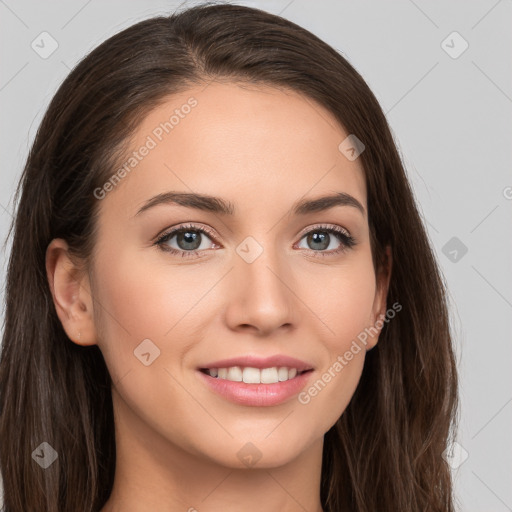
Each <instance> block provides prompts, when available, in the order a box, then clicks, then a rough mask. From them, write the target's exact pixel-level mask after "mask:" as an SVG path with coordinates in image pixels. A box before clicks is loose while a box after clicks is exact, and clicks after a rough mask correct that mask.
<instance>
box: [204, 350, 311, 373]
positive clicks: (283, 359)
mask: <svg viewBox="0 0 512 512" xmlns="http://www.w3.org/2000/svg"><path fill="white" fill-rule="evenodd" d="M231 366H241V367H243V368H245V367H247V366H250V367H251V368H258V369H260V370H261V369H263V368H272V367H274V366H277V367H282V366H286V367H288V368H297V371H298V372H303V371H305V370H314V368H313V365H311V364H309V363H307V362H305V361H301V360H300V359H296V358H294V357H290V356H285V355H283V354H277V355H274V356H270V357H257V356H251V355H247V356H240V357H233V358H231V359H222V360H220V361H214V362H212V363H207V364H204V365H201V366H199V367H198V370H204V369H211V368H229V367H231Z"/></svg>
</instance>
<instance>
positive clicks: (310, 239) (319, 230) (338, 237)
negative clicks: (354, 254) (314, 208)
mask: <svg viewBox="0 0 512 512" xmlns="http://www.w3.org/2000/svg"><path fill="white" fill-rule="evenodd" d="M333 235H334V236H333ZM303 238H306V244H308V245H309V247H311V249H310V250H311V251H313V252H315V253H318V255H319V256H331V255H335V254H339V253H341V252H344V251H347V250H348V249H350V248H352V247H354V246H355V245H356V240H355V239H354V238H353V237H352V236H351V235H350V233H349V232H348V231H346V230H345V229H343V228H341V227H339V226H317V227H315V228H314V229H311V230H309V231H308V232H307V233H305V235H304V236H303V237H302V238H301V240H302V239H303ZM336 242H338V246H337V244H336ZM332 245H334V247H332ZM329 247H331V250H329V251H326V250H325V249H328V248H329ZM299 248H301V247H299ZM306 249H308V247H306Z"/></svg>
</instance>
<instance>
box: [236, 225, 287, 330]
mask: <svg viewBox="0 0 512 512" xmlns="http://www.w3.org/2000/svg"><path fill="white" fill-rule="evenodd" d="M258 238H259V240H256V238H255V237H252V236H248V237H247V238H245V239H244V240H243V241H242V242H241V243H240V244H239V245H238V246H237V248H236V253H237V254H236V256H235V264H234V272H233V274H232V279H233V282H232V286H233V288H232V293H231V295H230V306H229V311H230V314H229V319H230V323H231V324H232V325H231V326H232V327H236V326H237V325H242V324H249V325H252V326H253V327H255V328H257V329H258V330H260V331H266V332H269V331H271V330H273V329H277V328H279V327H281V326H282V325H288V324H293V323H294V317H293V315H294V304H293V293H292V292H291V290H290V288H289V287H290V286H291V283H290V280H291V278H292V276H291V272H290V271H289V269H290V267H289V266H288V265H287V262H286V257H285V255H284V254H281V253H280V252H279V251H280V250H281V249H282V247H279V246H278V245H279V244H277V242H276V243H274V242H273V241H272V240H273V236H272V234H271V233H270V234H269V233H267V236H265V237H263V236H259V237H258ZM263 238H264V240H262V239H263Z"/></svg>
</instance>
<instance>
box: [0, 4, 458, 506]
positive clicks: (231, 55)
mask: <svg viewBox="0 0 512 512" xmlns="http://www.w3.org/2000/svg"><path fill="white" fill-rule="evenodd" d="M211 79H223V80H224V79H227V80H233V81H239V82H240V81H242V82H243V81H245V82H249V83H261V84H269V85H273V86H276V87H285V88H289V89H292V90H294V91H298V92H300V93H302V94H303V95H305V96H306V97H308V98H311V99H313V100H315V101H316V102H318V103H319V104H320V105H322V106H323V107H325V108H326V109H327V110H329V111H330V112H332V113H333V115H334V116H335V118H336V119H337V120H338V121H339V123H340V125H341V126H342V127H343V128H344V129H345V131H346V132H347V133H349V134H354V135H356V136H357V138H358V139H360V140H361V141H362V142H363V143H364V145H365V150H364V152H363V153H362V154H361V155H360V157H359V158H360V159H361V162H362V165H363V168H364V171H365V179H366V185H367V204H368V219H369V226H370V233H371V245H372V254H373V258H374V264H375V268H376V269H378V268H380V266H381V265H382V264H384V263H383V262H384V254H385V251H384V250H385V247H386V246H387V245H389V246H390V247H391V249H392V254H393V272H392V276H391V281H390V285H389V291H388V296H387V300H388V304H393V303H395V302H398V303H399V304H401V305H402V310H401V311H400V313H399V314H397V315H396V317H395V318H394V319H393V320H392V321H390V322H387V323H386V324H385V325H384V327H383V329H382V331H381V335H380V338H379V343H378V344H377V346H376V347H375V348H374V349H372V350H371V351H369V352H368V354H367V356H366V362H365V365H364V369H363V373H362V376H361V380H360V382H359V385H358V387H357V389H356V392H355V394H354V396H353V398H352V400H351V402H350V404H349V405H348V407H347V409H346V410H345V411H344V413H343V414H342V416H341V417H340V418H339V420H338V421H337V422H336V424H335V425H334V426H333V427H332V428H331V429H330V430H329V431H328V432H327V433H326V434H325V438H324V451H323V464H322V478H321V502H322V506H323V507H324V510H325V511H330V512H338V511H342V510H350V511H357V512H363V511H365V512H374V511H375V510H379V511H389V512H397V511H400V512H404V511H407V512H434V511H436V512H441V511H442V512H451V511H453V510H454V504H453V496H452V481H451V474H450V468H449V467H448V465H447V463H446V462H445V460H444V459H443V457H442V453H443V451H444V450H445V449H446V448H447V446H448V444H449V442H450V441H451V437H452V436H453V432H454V428H455V426H456V416H457V405H458V398H457V385H458V384H457V374H456V364H455V360H454V354H453V348H452V340H451V334H450V327H449V317H448V308H447V297H446V291H445V283H444V280H443V278H442V274H441V272H440V269H439V267H438V264H437V262H436V259H435V256H434V253H433V251H432V249H431V247H430V244H429V241H428V237H427V234H426V231H425V228H424V225H423V223H422V220H421V217H420V215H419V213H418V209H417V207H416V205H415V201H414V197H413V193H412V191H411V188H410V185H409V183H408V180H407V176H406V173H405V170H404V167H403V164H402V162H401V159H400V157H399V154H398V152H397V149H396V146H395V143H394V140H393V137H392V135H391V133H390V129H389V127H388V124H387V121H386V118H385V116H384V114H383V112H382V109H381V108H380V106H379V104H378V102H377V100H376V98H375V96H374V95H373V93H372V92H371V91H370V89H369V88H368V86H367V84H366V83H365V81H364V80H363V78H362V77H361V76H360V75H359V74H358V73H357V71H356V70H355V69H354V68H353V67H352V66H351V65H350V64H349V63H348V62H347V60H346V59H345V58H344V57H343V56H341V55H340V54H339V53H337V52H336V51H335V50H334V49H333V48H331V47H330V46H329V45H327V44H326V43H324V42H323V41H321V40H320V39H319V38H318V37H316V36H315V35H313V34H311V33H310V32H308V31H307V30H305V29H303V28H301V27H299V26H297V25H296V24H294V23H292V22H290V21H287V20H286V19H283V18H281V17H278V16H275V15H272V14H269V13H267V12H264V11H262V10H258V9H253V8H249V7H242V6H237V5H229V4H214V5H210V4H204V5H200V6H196V7H193V8H190V9H186V10H183V11H181V12H176V13H174V14H173V15H170V16H159V17H154V18H151V19H147V20H144V21H142V22H139V23H137V24H135V25H133V26H131V27H129V28H127V29H125V30H123V31H122V32H120V33H118V34H116V35H114V36H113V37H111V38H110V39H108V40H106V41H105V42H103V43H102V44H101V45H100V46H98V47H97V48H96V49H95V50H94V51H92V52H91V53H90V54H89V55H88V56H86V57H85V58H84V59H83V60H82V61H81V62H80V63H79V64H78V65H77V66H76V67H75V68H74V69H73V70H72V72H71V73H70V74H69V76H68V77H67V78H66V79H65V81H64V82H63V83H62V85H61V86H60V88H59V89H58V91H57V93H56V94H55V96H54V98H53V100H52V101H51V104H50V105H49V107H48V110H47V112H46V114H45V116H44V119H43V120H42V123H41V125H40V127H39V130H38V132H37V135H36V137H35V140H34V142H33V145H32V148H31V150H30V153H29V155H28V159H27V162H26V165H25V168H24V171H23V174H22V176H21V179H20V183H19V185H18V189H17V190H16V196H15V200H16V202H17V203H18V204H17V212H16V215H15V220H14V222H13V224H12V226H11V229H10V231H9V235H11V234H13V243H12V251H11V254H10V259H9V265H8V272H7V283H6V294H5V299H6V314H5V330H4V334H3V343H2V358H1V362H0V413H1V417H0V464H1V471H2V474H3V481H4V512H27V511H36V510H37V511H39V512H42V511H45V512H76V511H77V510H80V511H84V512H95V511H97V510H99V509H100V508H101V507H102V506H103V505H104V504H105V502H106V500H107V498H108V497H109V494H110V491H111V488H112V484H113V478H114V470H115V455H116V454H115V439H114V419H113V410H112V399H111V385H112V382H111V379H110V375H109V373H108V370H107V367H106V365H105V362H104V360H103V357H102V354H101V352H100V350H99V348H98V347H97V346H91V347H82V346H78V345H77V344H75V343H73V342H71V341H70V340H69V339H68V337H67V336H66V334H65V332H64V330H63V328H62V325H61V323H60V321H59V319H58V317H57V314H56V310H55V307H54V304H53V300H52V296H51V292H50V288H49V284H48V280H47V276H46V273H45V252H46V248H47V246H48V244H49V243H50V241H51V240H52V239H53V238H64V239H65V240H66V241H67V242H68V244H69V246H70V247H71V249H72V251H73V254H75V255H77V256H78V257H80V258H82V259H83V261H85V262H90V257H91V254H92V253H91V251H92V248H93V247H94V243H95V226H96V225H97V207H98V200H97V199H96V197H95V195H94V193H93V191H94V190H95V189H96V188H97V187H101V186H102V184H104V183H105V181H106V180H107V179H108V178H109V177H110V176H111V175H112V171H113V170H114V169H117V167H116V166H117V165H118V162H119V161H120V156H121V155H122V154H123V150H124V149H125V148H126V147H127V145H126V144H127V142H128V141H129V139H130V136H131V134H133V132H134V130H135V129H136V127H137V126H138V124H139V123H140V121H141V120H142V119H143V117H144V116H145V115H147V114H148V113H149V111H150V110H151V109H152V108H154V107H155V106H156V105H158V104H159V102H161V101H163V100H164V99H165V98H166V97H168V96H169V95H170V94H173V93H176V92H181V91H183V90H186V88H187V87H189V86H190V85H191V84H201V83H207V82H208V81H209V80H211ZM340 142H341V141H340ZM42 442H47V443H48V444H49V445H51V447H53V449H55V451H56V453H57V454H58V459H57V460H56V461H55V463H54V464H52V465H51V466H50V467H48V468H47V469H46V470H44V471H42V470H41V468H40V467H39V465H38V464H36V463H35V461H34V460H33V457H32V453H33V452H34V450H35V449H36V448H37V447H39V446H40V445H41V443H42Z"/></svg>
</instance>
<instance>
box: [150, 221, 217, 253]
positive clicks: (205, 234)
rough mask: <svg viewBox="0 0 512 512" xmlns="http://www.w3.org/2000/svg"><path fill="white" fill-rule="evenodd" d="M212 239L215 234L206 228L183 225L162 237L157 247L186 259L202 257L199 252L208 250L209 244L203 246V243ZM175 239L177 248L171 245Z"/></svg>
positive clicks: (156, 243)
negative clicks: (206, 239) (205, 239)
mask: <svg viewBox="0 0 512 512" xmlns="http://www.w3.org/2000/svg"><path fill="white" fill-rule="evenodd" d="M210 237H213V234H212V233H211V232H210V231H209V230H208V229H206V228H198V227H196V226H194V225H192V224H189V225H181V226H178V227H177V228H174V229H172V230H171V231H168V232H167V233H164V234H163V235H162V236H160V237H159V238H158V240H157V241H156V242H155V245H158V246H159V247H160V248H161V249H162V250H163V251H167V252H170V253H171V254H176V255H180V256H182V257H184V258H188V257H201V254H200V253H198V251H203V250H205V249H208V247H207V246H208V244H203V242H204V238H210ZM174 238H175V239H176V240H175V242H174V243H175V244H176V245H177V248H174V247H171V245H170V243H171V242H172V240H173V239H174ZM211 245H212V244H210V246H211ZM213 245H216V244H213Z"/></svg>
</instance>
